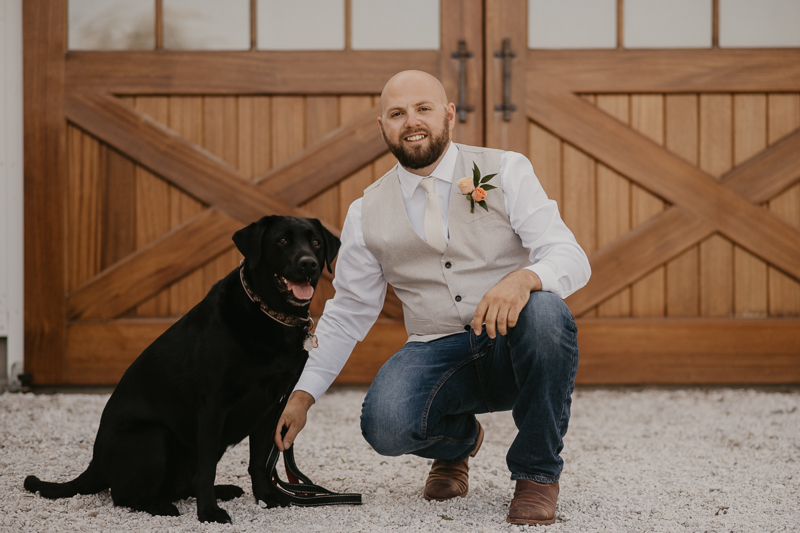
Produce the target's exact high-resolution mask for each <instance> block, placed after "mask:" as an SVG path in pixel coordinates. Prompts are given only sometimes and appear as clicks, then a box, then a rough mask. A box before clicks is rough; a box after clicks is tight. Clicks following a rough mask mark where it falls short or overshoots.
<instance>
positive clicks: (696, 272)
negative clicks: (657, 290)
mask: <svg viewBox="0 0 800 533" xmlns="http://www.w3.org/2000/svg"><path fill="white" fill-rule="evenodd" d="M666 289H667V290H666V316H669V317H676V318H686V317H696V316H700V248H699V247H698V246H692V247H691V248H689V249H688V250H686V251H685V252H683V253H682V254H680V255H679V256H677V257H676V258H675V259H673V260H671V261H670V262H669V263H667V267H666Z"/></svg>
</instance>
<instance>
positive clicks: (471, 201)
mask: <svg viewBox="0 0 800 533" xmlns="http://www.w3.org/2000/svg"><path fill="white" fill-rule="evenodd" d="M469 212H470V213H474V212H475V200H474V199H473V198H472V197H471V196H470V197H469Z"/></svg>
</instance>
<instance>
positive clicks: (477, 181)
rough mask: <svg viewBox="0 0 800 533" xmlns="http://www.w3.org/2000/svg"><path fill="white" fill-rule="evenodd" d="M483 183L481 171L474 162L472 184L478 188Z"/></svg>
mask: <svg viewBox="0 0 800 533" xmlns="http://www.w3.org/2000/svg"><path fill="white" fill-rule="evenodd" d="M480 183H481V171H480V170H479V169H478V164H477V163H475V162H474V161H473V162H472V184H473V185H474V186H475V187H476V188H477V187H478V185H480Z"/></svg>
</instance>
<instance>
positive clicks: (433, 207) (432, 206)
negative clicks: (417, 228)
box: [420, 177, 447, 253]
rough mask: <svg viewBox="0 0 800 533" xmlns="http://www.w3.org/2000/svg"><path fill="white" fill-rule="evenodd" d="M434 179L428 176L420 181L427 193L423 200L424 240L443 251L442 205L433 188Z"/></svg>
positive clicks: (444, 244) (445, 247) (445, 245)
mask: <svg viewBox="0 0 800 533" xmlns="http://www.w3.org/2000/svg"><path fill="white" fill-rule="evenodd" d="M434 180H436V178H434V177H429V178H424V179H423V180H422V181H421V182H420V185H421V186H422V188H423V189H425V192H427V193H428V199H427V200H426V202H425V241H426V242H427V243H428V244H430V245H431V246H433V247H434V248H436V249H437V250H439V251H440V252H442V253H444V251H445V250H446V249H447V243H445V241H444V234H443V233H442V206H441V204H440V203H439V196H438V195H437V194H436V191H435V190H434V188H433V186H434Z"/></svg>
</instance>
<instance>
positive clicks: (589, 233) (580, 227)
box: [561, 144, 597, 254]
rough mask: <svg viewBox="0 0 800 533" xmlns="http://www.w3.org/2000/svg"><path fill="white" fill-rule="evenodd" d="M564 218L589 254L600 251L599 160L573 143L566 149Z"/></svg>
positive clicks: (563, 176) (564, 157)
mask: <svg viewBox="0 0 800 533" xmlns="http://www.w3.org/2000/svg"><path fill="white" fill-rule="evenodd" d="M563 153H564V156H563V163H562V173H563V174H562V177H561V179H562V180H563V183H564V207H563V213H562V218H563V219H564V222H566V224H567V226H568V227H569V228H570V229H571V230H572V233H573V234H575V239H576V240H577V241H578V244H580V245H581V247H582V248H583V249H584V251H585V252H586V253H587V254H591V253H593V252H594V251H595V250H597V229H596V220H597V215H596V206H597V186H596V179H595V161H594V160H593V159H592V158H591V157H589V156H588V155H586V154H585V153H584V152H582V151H580V150H579V149H577V148H575V147H574V146H572V145H569V144H565V145H564V148H563Z"/></svg>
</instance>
